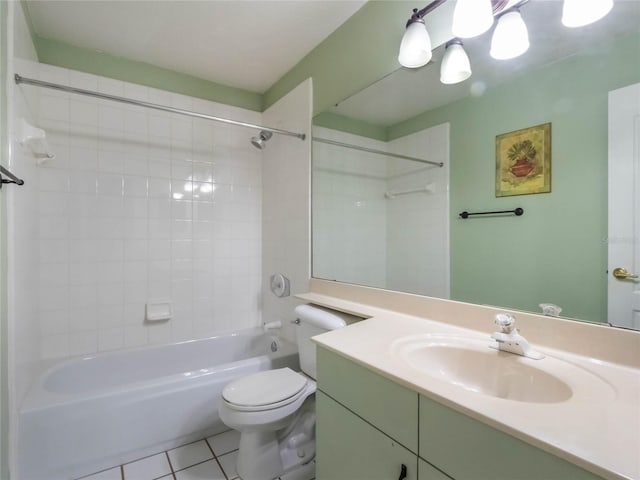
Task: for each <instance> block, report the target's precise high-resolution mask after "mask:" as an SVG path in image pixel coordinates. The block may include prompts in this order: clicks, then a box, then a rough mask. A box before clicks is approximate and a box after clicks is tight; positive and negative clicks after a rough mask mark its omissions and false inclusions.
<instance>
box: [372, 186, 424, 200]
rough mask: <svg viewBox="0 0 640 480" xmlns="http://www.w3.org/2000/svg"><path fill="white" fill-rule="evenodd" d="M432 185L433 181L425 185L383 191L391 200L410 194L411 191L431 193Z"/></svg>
mask: <svg viewBox="0 0 640 480" xmlns="http://www.w3.org/2000/svg"><path fill="white" fill-rule="evenodd" d="M433 190H434V187H433V183H430V184H428V185H425V186H424V187H418V188H411V189H409V190H396V191H388V192H385V193H384V197H385V198H388V199H389V200H393V199H394V198H396V197H400V196H402V195H411V194H412V193H433Z"/></svg>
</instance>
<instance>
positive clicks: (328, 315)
mask: <svg viewBox="0 0 640 480" xmlns="http://www.w3.org/2000/svg"><path fill="white" fill-rule="evenodd" d="M294 312H295V314H296V318H297V319H299V320H300V321H301V322H305V323H308V324H311V325H314V326H316V327H318V328H324V329H326V330H335V329H337V328H342V327H344V326H346V325H347V323H351V322H353V321H355V320H360V318H358V317H355V316H353V315H349V314H348V313H343V312H338V311H336V310H330V309H328V308H322V307H316V306H315V305H298V306H297V307H296V308H295V310H294Z"/></svg>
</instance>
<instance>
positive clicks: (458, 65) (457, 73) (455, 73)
mask: <svg viewBox="0 0 640 480" xmlns="http://www.w3.org/2000/svg"><path fill="white" fill-rule="evenodd" d="M470 76H471V64H470V63H469V57H468V56H467V52H465V51H464V48H463V46H462V42H461V41H460V40H453V41H450V42H448V43H447V45H446V47H445V51H444V57H443V58H442V64H440V81H441V82H442V83H444V84H446V85H452V84H454V83H460V82H462V81H464V80H466V79H467V78H469V77H470Z"/></svg>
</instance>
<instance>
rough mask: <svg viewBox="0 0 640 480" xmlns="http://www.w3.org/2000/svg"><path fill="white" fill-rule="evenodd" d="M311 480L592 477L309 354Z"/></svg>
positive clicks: (321, 352)
mask: <svg viewBox="0 0 640 480" xmlns="http://www.w3.org/2000/svg"><path fill="white" fill-rule="evenodd" d="M317 361H318V362H317V363H318V375H317V380H318V392H317V395H316V412H317V426H316V436H317V456H316V459H317V469H316V478H317V480H346V479H349V480H378V479H380V480H396V479H400V478H403V477H402V475H401V469H402V465H405V467H406V477H404V478H405V479H406V480H450V479H455V480H485V479H486V480H541V479H544V480H568V479H571V480H597V479H600V477H598V476H596V475H594V474H592V473H590V472H587V471H586V470H583V469H581V468H579V467H577V466H575V465H573V464H572V463H569V462H567V461H565V460H562V459H561V458H559V457H556V456H554V455H551V454H549V453H546V452H544V451H542V450H540V449H538V448H536V447H533V446H531V445H529V444H527V443H525V442H523V441H521V440H518V439H516V438H514V437H512V436H510V435H507V434H505V433H502V432H500V431H498V430H496V429H494V428H492V427H489V426H488V425H485V424H484V423H482V422H480V421H477V420H474V419H473V418H471V417H468V416H466V415H463V414H461V413H458V412H456V411H454V410H452V409H450V408H447V407H445V406H443V405H441V404H439V403H437V402H434V401H433V400H430V399H428V398H426V397H423V396H421V395H419V394H418V393H416V392H414V391H412V390H410V389H408V388H406V387H403V386H401V385H399V384H397V383H395V382H394V381H392V380H390V379H388V378H385V377H383V376H381V375H378V374H376V373H373V372H372V371H370V370H368V369H366V368H365V367H363V366H361V365H358V364H356V363H354V362H352V361H350V360H348V359H346V358H344V357H342V356H340V355H338V354H335V353H332V352H330V351H328V350H326V349H324V348H321V347H320V348H318V349H317Z"/></svg>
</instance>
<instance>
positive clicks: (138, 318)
mask: <svg viewBox="0 0 640 480" xmlns="http://www.w3.org/2000/svg"><path fill="white" fill-rule="evenodd" d="M36 67H37V68H35V67H34V68H32V70H34V72H33V75H32V76H38V77H39V78H41V79H43V80H47V81H51V82H56V83H61V84H64V85H71V86H74V87H79V88H86V89H97V90H98V91H101V92H103V93H108V94H112V95H120V96H129V97H131V98H136V99H140V100H145V101H150V102H153V103H161V104H165V105H171V106H175V107H179V108H183V109H188V110H195V111H198V112H202V113H207V114H212V115H217V116H227V117H230V118H233V119H236V120H240V121H245V122H250V123H261V114H259V113H256V112H251V111H248V110H243V109H240V108H234V107H228V106H225V105H221V104H216V103H213V102H207V101H204V100H199V99H194V98H190V97H186V96H183V95H177V94H172V93H169V92H164V91H160V90H155V89H152V88H147V87H142V86H139V85H133V84H128V83H124V82H120V81H116V80H111V79H106V78H101V77H96V76H93V75H88V74H84V73H80V72H74V71H70V70H66V69H62V68H57V67H52V66H48V65H37V66H36ZM21 89H23V90H24V91H25V92H30V91H34V90H36V91H37V92H38V94H39V96H40V105H39V108H38V109H37V111H36V112H34V115H35V117H36V118H35V119H34V121H35V123H36V124H37V125H38V126H40V127H41V128H44V129H45V130H46V131H47V136H48V139H49V143H50V144H51V146H52V149H53V150H54V151H55V153H56V158H55V159H54V160H51V161H49V162H47V163H45V164H44V165H42V166H41V167H38V168H35V167H33V165H34V162H33V161H26V162H25V163H26V164H30V165H31V167H30V168H31V169H32V171H31V172H30V173H29V175H28V181H29V183H30V184H33V185H34V186H37V187H36V189H35V193H34V195H33V197H32V199H33V202H34V204H35V206H34V207H33V208H32V210H33V212H32V214H31V216H30V218H31V221H32V222H33V223H34V228H33V229H31V230H32V231H30V232H29V235H27V232H26V231H25V232H24V233H21V234H20V235H19V236H18V237H19V238H17V239H16V245H18V248H20V249H21V250H22V251H24V253H25V255H32V256H33V257H34V259H35V260H34V262H33V265H32V266H31V267H28V269H29V271H30V272H33V275H34V277H35V279H36V280H35V282H34V283H35V284H36V286H37V287H38V288H37V289H33V290H31V292H30V295H29V299H28V300H29V302H30V305H34V306H35V307H34V308H35V309H36V311H37V317H38V319H39V335H40V353H41V356H42V358H44V359H48V358H59V357H65V356H69V355H76V354H86V353H93V352H97V351H105V350H114V349H119V348H123V347H130V346H137V345H144V344H155V343H165V342H167V341H179V340H187V339H192V338H198V337H202V336H206V335H208V334H211V333H213V332H215V331H222V330H230V329H238V328H248V327H252V326H256V325H258V324H259V322H260V319H261V306H260V301H259V298H260V293H261V274H262V270H261V268H262V264H261V262H262V260H261V257H262V251H261V244H262V231H261V224H262V211H261V205H262V158H261V157H262V155H261V152H259V151H258V150H255V149H254V148H253V147H252V146H251V145H250V143H249V138H250V137H251V135H253V134H254V133H253V132H252V131H251V130H248V129H244V128H241V127H233V126H227V125H222V124H218V123H215V122H211V121H206V120H201V119H194V118H191V117H186V116H179V115H176V114H169V113H165V112H160V111H155V110H150V109H144V108H141V107H135V106H131V105H125V104H119V103H115V102H108V101H106V100H99V99H93V98H90V97H83V96H78V95H74V94H67V93H64V92H58V91H55V90H46V89H37V88H36V87H29V86H23V87H21ZM23 240H24V241H31V243H32V244H33V246H31V247H30V246H29V245H28V244H24V245H22V244H21V242H22V241H23ZM38 291H39V293H37V292H38ZM34 295H35V296H36V297H37V300H36V299H35V298H34ZM150 299H151V300H170V301H172V303H173V312H174V318H173V319H172V320H170V321H169V322H168V323H165V324H148V323H145V321H144V312H145V302H147V301H148V300H150ZM34 300H35V301H34ZM26 301H27V299H26V298H25V299H24V302H26ZM24 302H23V303H24Z"/></svg>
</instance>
